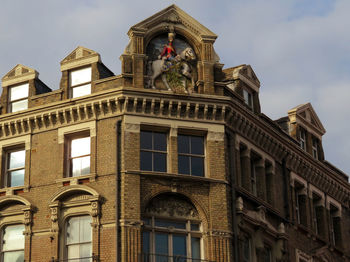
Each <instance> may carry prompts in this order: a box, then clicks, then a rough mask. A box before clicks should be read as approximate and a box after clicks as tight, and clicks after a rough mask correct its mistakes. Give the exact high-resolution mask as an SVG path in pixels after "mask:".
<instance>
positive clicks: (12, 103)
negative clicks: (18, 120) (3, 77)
mask: <svg viewBox="0 0 350 262" xmlns="http://www.w3.org/2000/svg"><path fill="white" fill-rule="evenodd" d="M28 95H29V84H28V83H25V84H21V85H17V86H12V87H10V88H9V112H17V111H21V110H25V109H27V108H28Z"/></svg>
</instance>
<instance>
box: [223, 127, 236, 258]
mask: <svg viewBox="0 0 350 262" xmlns="http://www.w3.org/2000/svg"><path fill="white" fill-rule="evenodd" d="M226 139H227V148H228V164H229V172H230V178H231V198H232V201H231V203H232V207H231V208H232V229H233V257H234V261H235V262H238V261H239V260H238V225H237V214H236V187H235V184H236V179H235V167H236V165H235V159H236V158H235V157H236V156H235V139H234V135H233V134H231V132H227V133H226Z"/></svg>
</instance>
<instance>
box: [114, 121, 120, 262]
mask: <svg viewBox="0 0 350 262" xmlns="http://www.w3.org/2000/svg"><path fill="white" fill-rule="evenodd" d="M121 125H122V121H121V120H118V122H117V125H116V135H117V148H116V151H117V159H116V181H115V182H116V189H115V238H116V246H115V256H116V260H115V261H117V262H119V261H120V259H119V258H120V256H119V247H120V241H119V239H120V236H119V207H120V201H119V200H120V190H119V187H120V175H121V172H120V171H121Z"/></svg>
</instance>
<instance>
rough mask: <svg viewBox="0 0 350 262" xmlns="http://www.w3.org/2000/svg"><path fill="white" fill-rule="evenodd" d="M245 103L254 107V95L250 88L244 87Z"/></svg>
mask: <svg viewBox="0 0 350 262" xmlns="http://www.w3.org/2000/svg"><path fill="white" fill-rule="evenodd" d="M243 98H244V103H245V104H246V105H247V106H249V107H250V108H251V109H253V95H252V93H250V92H249V91H248V90H246V89H243Z"/></svg>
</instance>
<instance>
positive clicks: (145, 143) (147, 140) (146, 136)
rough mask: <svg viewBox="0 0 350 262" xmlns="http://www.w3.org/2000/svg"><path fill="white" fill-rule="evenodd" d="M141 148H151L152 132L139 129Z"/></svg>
mask: <svg viewBox="0 0 350 262" xmlns="http://www.w3.org/2000/svg"><path fill="white" fill-rule="evenodd" d="M140 140H141V143H140V147H141V149H152V132H149V131H141V137H140Z"/></svg>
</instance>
